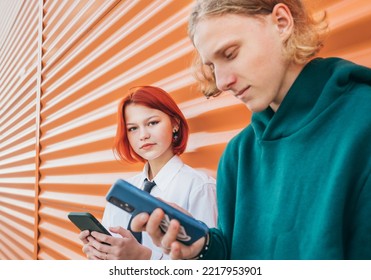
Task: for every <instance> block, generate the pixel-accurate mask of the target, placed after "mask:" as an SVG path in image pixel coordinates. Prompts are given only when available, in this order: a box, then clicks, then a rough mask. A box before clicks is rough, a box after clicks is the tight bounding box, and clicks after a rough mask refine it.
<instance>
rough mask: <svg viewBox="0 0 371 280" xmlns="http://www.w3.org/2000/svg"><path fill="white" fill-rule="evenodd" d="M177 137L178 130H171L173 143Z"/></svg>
mask: <svg viewBox="0 0 371 280" xmlns="http://www.w3.org/2000/svg"><path fill="white" fill-rule="evenodd" d="M178 138H179V131H178V130H175V129H174V130H173V143H175V142H177V141H178Z"/></svg>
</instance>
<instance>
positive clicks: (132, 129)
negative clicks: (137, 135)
mask: <svg viewBox="0 0 371 280" xmlns="http://www.w3.org/2000/svg"><path fill="white" fill-rule="evenodd" d="M136 129H137V128H136V127H134V126H132V127H128V131H129V132H131V131H134V130H136Z"/></svg>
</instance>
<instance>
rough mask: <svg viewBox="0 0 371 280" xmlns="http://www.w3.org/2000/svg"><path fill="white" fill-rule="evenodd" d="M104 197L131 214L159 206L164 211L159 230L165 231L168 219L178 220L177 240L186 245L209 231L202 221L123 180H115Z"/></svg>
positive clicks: (147, 211) (150, 210)
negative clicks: (179, 226)
mask: <svg viewBox="0 0 371 280" xmlns="http://www.w3.org/2000/svg"><path fill="white" fill-rule="evenodd" d="M106 199H107V201H108V202H110V203H112V204H114V205H116V206H117V207H119V208H121V209H123V210H124V211H126V212H128V213H129V214H132V215H137V214H138V213H142V212H146V213H149V214H151V213H152V212H153V211H154V210H155V209H156V208H161V209H162V210H163V211H164V212H165V218H164V219H163V220H162V221H161V225H160V228H161V230H162V231H163V232H166V231H167V229H168V227H169V223H170V221H171V220H172V219H176V220H178V221H179V223H180V225H181V229H180V232H179V234H178V236H177V240H178V241H180V242H182V243H184V244H186V245H190V244H192V243H193V242H195V241H197V240H198V239H200V238H201V237H203V236H206V234H207V233H208V231H209V228H208V227H207V226H206V224H204V223H203V222H201V221H198V220H196V219H194V218H192V217H190V216H188V215H186V214H185V213H183V212H181V211H179V210H178V209H176V208H174V207H172V206H170V205H169V204H167V203H165V202H163V201H161V200H159V199H157V198H155V197H154V196H152V195H150V194H149V193H147V192H145V191H143V190H141V189H139V188H137V187H135V186H133V185H132V184H130V183H129V182H127V181H125V180H121V179H119V180H117V181H116V182H115V184H113V186H112V187H111V189H110V191H109V192H108V194H107V196H106Z"/></svg>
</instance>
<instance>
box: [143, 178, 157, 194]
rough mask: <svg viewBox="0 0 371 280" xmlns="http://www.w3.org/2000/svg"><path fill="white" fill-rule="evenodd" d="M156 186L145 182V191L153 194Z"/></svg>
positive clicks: (153, 183)
mask: <svg viewBox="0 0 371 280" xmlns="http://www.w3.org/2000/svg"><path fill="white" fill-rule="evenodd" d="M154 186H156V183H155V182H151V181H148V180H147V179H145V180H144V189H143V190H144V191H145V192H147V193H151V190H152V189H153V187H154Z"/></svg>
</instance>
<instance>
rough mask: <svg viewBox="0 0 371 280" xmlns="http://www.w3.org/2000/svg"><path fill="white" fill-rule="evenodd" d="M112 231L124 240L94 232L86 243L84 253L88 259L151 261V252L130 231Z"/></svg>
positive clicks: (120, 228)
mask: <svg viewBox="0 0 371 280" xmlns="http://www.w3.org/2000/svg"><path fill="white" fill-rule="evenodd" d="M110 231H111V232H113V233H117V234H120V235H121V236H122V238H121V237H113V236H109V235H106V234H103V233H99V232H95V231H93V232H92V233H91V235H90V236H87V237H86V240H87V241H88V243H86V244H85V243H84V246H83V252H84V253H85V254H86V256H87V258H88V259H92V260H149V259H150V258H151V254H152V252H151V250H150V249H149V248H147V247H145V246H143V245H141V244H140V243H139V242H138V241H137V240H136V239H135V237H134V236H133V235H132V233H131V232H130V231H128V230H126V229H124V228H122V227H112V228H110ZM80 235H81V237H84V236H85V234H82V233H81V234H80ZM80 239H81V238H80ZM83 242H84V241H83Z"/></svg>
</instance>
